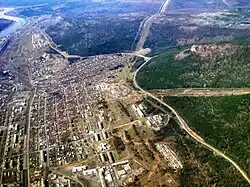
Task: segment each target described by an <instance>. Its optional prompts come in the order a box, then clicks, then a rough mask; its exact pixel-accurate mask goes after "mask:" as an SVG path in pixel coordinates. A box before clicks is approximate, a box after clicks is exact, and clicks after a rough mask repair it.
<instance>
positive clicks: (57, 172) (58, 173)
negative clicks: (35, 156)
mask: <svg viewBox="0 0 250 187" xmlns="http://www.w3.org/2000/svg"><path fill="white" fill-rule="evenodd" d="M52 173H54V174H57V175H62V176H64V177H65V178H67V179H70V180H72V181H75V182H77V183H78V184H79V185H81V186H82V187H87V186H88V185H87V184H84V183H83V182H82V181H80V180H79V179H78V178H77V177H75V176H71V175H69V174H68V173H64V172H61V171H58V170H52Z"/></svg>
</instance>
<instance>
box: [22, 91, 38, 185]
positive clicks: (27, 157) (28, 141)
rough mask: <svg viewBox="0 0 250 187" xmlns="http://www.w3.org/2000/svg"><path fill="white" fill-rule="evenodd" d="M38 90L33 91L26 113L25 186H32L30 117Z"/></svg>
mask: <svg viewBox="0 0 250 187" xmlns="http://www.w3.org/2000/svg"><path fill="white" fill-rule="evenodd" d="M35 93H36V90H34V91H32V93H31V95H30V99H29V103H28V108H27V113H26V126H25V130H24V133H25V135H24V147H25V151H24V155H23V181H24V182H23V183H24V186H30V176H29V165H30V164H29V154H30V152H29V151H30V149H29V148H30V118H31V110H32V104H33V101H34V97H35Z"/></svg>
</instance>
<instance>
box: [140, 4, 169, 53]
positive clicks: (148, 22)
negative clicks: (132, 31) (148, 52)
mask: <svg viewBox="0 0 250 187" xmlns="http://www.w3.org/2000/svg"><path fill="white" fill-rule="evenodd" d="M169 3H170V0H166V1H165V2H164V4H163V5H162V6H161V8H160V9H159V11H158V12H157V13H155V14H153V15H152V16H150V17H148V18H146V19H145V20H143V22H142V24H141V25H140V28H139V31H138V33H137V36H136V38H137V37H138V36H140V39H139V41H138V43H137V46H136V51H140V50H142V49H143V46H144V43H145V41H146V39H147V37H148V34H149V31H150V28H151V26H152V24H153V21H154V18H156V17H157V16H159V15H160V14H162V13H163V12H165V11H166V9H167V7H168V5H169Z"/></svg>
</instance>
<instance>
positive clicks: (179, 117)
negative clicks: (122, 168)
mask: <svg viewBox="0 0 250 187" xmlns="http://www.w3.org/2000/svg"><path fill="white" fill-rule="evenodd" d="M141 56H142V55H140V57H141ZM149 61H150V58H148V57H145V62H144V63H143V64H142V65H141V66H140V67H139V68H138V69H137V70H136V72H135V75H134V80H133V83H134V86H135V87H136V88H137V89H139V90H140V91H141V92H142V93H144V94H145V95H147V96H149V97H151V98H153V99H155V100H156V101H158V102H159V103H160V104H162V105H163V106H165V107H167V108H168V109H169V110H171V112H172V113H173V114H174V115H175V117H176V119H177V120H178V123H179V125H180V127H181V128H182V129H184V130H185V131H186V132H187V133H188V134H189V135H190V136H191V137H192V138H193V139H194V140H196V141H197V142H199V143H201V144H202V145H204V146H205V147H207V148H208V149H210V150H212V151H213V152H214V153H216V154H217V155H219V156H221V157H223V158H224V159H226V160H227V161H229V162H230V163H231V164H232V165H233V166H234V167H235V168H236V169H237V170H238V171H239V172H240V174H241V175H242V176H243V177H244V178H245V179H246V180H247V182H248V183H249V184H250V179H249V177H248V176H247V174H246V173H245V172H244V171H243V170H242V169H241V168H240V166H238V165H237V163H236V162H234V161H233V160H232V159H231V158H229V157H228V156H226V155H225V154H224V153H222V152H221V151H219V150H218V149H216V148H214V147H213V146H211V145H210V144H208V143H206V142H205V141H204V140H203V139H202V138H201V137H200V136H199V135H198V134H196V133H195V132H194V131H193V130H192V129H191V128H190V127H189V126H188V124H187V123H186V122H185V121H184V119H183V118H182V117H181V116H180V115H179V114H178V113H177V112H176V111H175V110H174V109H173V108H172V107H171V106H170V105H168V104H167V103H165V102H163V101H162V100H160V99H159V98H157V97H156V96H154V95H153V94H152V93H149V92H147V91H146V90H144V89H143V88H141V87H140V86H139V85H138V83H137V81H136V76H137V73H138V72H139V71H140V70H141V69H142V68H143V67H144V66H145V65H146V64H147V63H148V62H149Z"/></svg>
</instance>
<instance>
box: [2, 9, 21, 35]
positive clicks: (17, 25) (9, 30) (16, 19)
mask: <svg viewBox="0 0 250 187" xmlns="http://www.w3.org/2000/svg"><path fill="white" fill-rule="evenodd" d="M0 9H1V10H3V11H1V12H0V18H1V19H8V20H12V21H14V23H13V24H12V25H11V26H10V27H8V28H6V29H4V30H3V31H2V32H0V38H1V37H5V36H7V35H9V34H12V33H14V32H16V31H17V30H18V29H20V28H21V27H23V26H24V25H25V24H26V21H25V19H23V18H19V17H14V16H8V15H6V14H7V13H8V12H11V11H13V10H14V9H15V8H1V7H0Z"/></svg>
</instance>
